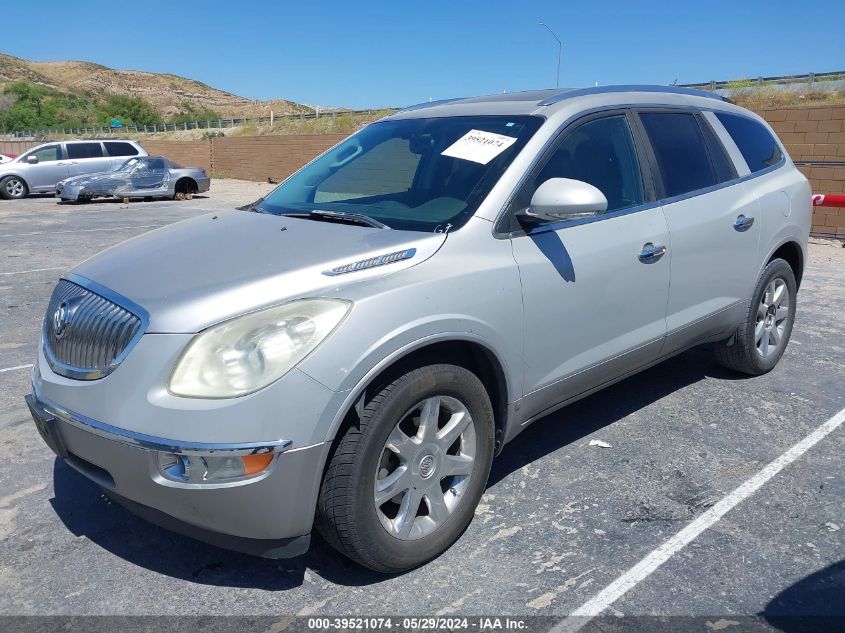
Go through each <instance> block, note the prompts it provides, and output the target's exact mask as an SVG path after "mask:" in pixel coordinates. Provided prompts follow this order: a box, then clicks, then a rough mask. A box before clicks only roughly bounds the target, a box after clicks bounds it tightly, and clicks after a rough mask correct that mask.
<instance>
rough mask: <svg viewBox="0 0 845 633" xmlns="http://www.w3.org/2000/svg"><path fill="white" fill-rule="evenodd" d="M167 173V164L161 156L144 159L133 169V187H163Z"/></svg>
mask: <svg viewBox="0 0 845 633" xmlns="http://www.w3.org/2000/svg"><path fill="white" fill-rule="evenodd" d="M166 175H167V166H166V165H165V164H164V160H162V159H161V158H145V159H142V160H141V161H140V162H139V163H138V165H137V166H136V167H135V169H134V170H133V171H132V189H133V190H134V191H143V190H146V189H161V188H162V186H163V185H164V178H165V176H166Z"/></svg>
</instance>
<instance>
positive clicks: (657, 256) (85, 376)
mask: <svg viewBox="0 0 845 633" xmlns="http://www.w3.org/2000/svg"><path fill="white" fill-rule="evenodd" d="M251 210H252V211H254V212H242V211H240V212H239V211H232V212H226V213H220V212H217V213H215V214H213V215H205V216H201V217H197V218H195V219H191V220H187V221H185V222H181V223H178V224H174V225H171V226H168V227H166V228H162V229H158V230H156V231H153V232H151V233H148V234H146V235H143V236H141V237H137V238H135V239H133V240H130V241H129V242H126V243H124V244H123V245H121V246H118V247H115V248H111V249H109V250H108V251H106V252H104V253H102V254H100V255H98V256H95V257H93V258H91V259H89V260H87V261H85V262H83V263H82V264H79V265H78V266H77V267H76V268H75V269H74V270H73V271H72V272H71V273H69V274H67V275H65V277H64V278H63V279H62V280H61V281H60V282H59V284H58V285H57V286H56V289H55V291H54V293H53V296H52V299H51V300H50V303H49V306H48V308H47V313H46V316H45V319H44V327H43V333H42V341H41V346H40V351H39V353H38V357H37V359H36V364H35V367H34V370H33V374H32V379H33V391H32V394H31V395H30V396H28V398H27V400H28V403H29V406H30V408H31V410H32V413H33V417H34V419H35V422H36V424H37V425H38V428H39V430H40V431H41V433H42V436H43V438H44V440H45V441H46V442H47V444H48V445H49V446H50V447H51V448H52V449H53V450H54V451H55V452H56V453H57V454H58V455H60V456H62V457H63V458H64V459H65V460H66V461H67V462H68V464H70V465H71V466H73V467H74V468H76V469H77V470H78V471H79V472H81V473H82V474H83V475H85V476H86V477H88V478H90V479H91V480H93V481H95V482H97V483H98V484H99V485H100V486H102V488H103V489H104V490H105V491H106V492H107V493H108V494H109V495H111V496H113V497H114V498H115V499H117V500H118V501H119V502H121V503H123V504H125V505H126V506H128V507H129V508H131V509H132V510H133V511H134V512H137V513H138V514H140V515H141V516H144V517H146V518H148V519H149V520H151V521H152V522H155V523H159V524H161V525H165V526H167V527H169V528H170V529H173V530H176V531H180V532H182V533H186V534H191V535H193V536H196V537H197V538H201V539H204V540H207V541H209V542H212V543H215V544H218V545H223V546H226V547H231V548H234V549H239V550H242V551H247V552H251V553H253V554H259V555H262V556H269V557H284V556H292V555H296V554H301V553H303V552H304V551H305V550H306V549H307V548H308V543H309V537H310V533H311V531H312V524H315V525H316V528H317V529H318V530H319V531H320V533H321V534H322V535H323V536H324V537H325V538H326V539H327V540H328V542H329V543H331V544H332V545H333V546H334V547H336V548H337V549H338V550H340V551H341V552H343V553H344V554H346V555H348V556H349V557H350V558H352V559H353V560H355V561H358V562H359V563H360V564H362V565H365V566H367V567H370V568H372V569H375V570H379V571H382V572H396V571H402V570H407V569H410V568H412V567H414V566H417V565H420V564H423V563H425V562H426V561H429V560H431V559H432V558H434V557H436V556H438V555H439V554H440V553H441V552H443V551H444V550H445V549H446V548H448V547H449V546H450V545H451V544H452V543H453V542H454V541H455V540H456V539H457V538H458V537H459V536H460V534H461V533H462V532H463V530H464V529H465V528H466V527H467V525H468V524H469V522H470V520H471V518H472V516H473V513H474V510H475V507H476V504H477V503H478V501H479V499H480V497H481V495H482V493H483V491H484V488H485V485H486V482H487V477H488V473H489V472H490V467H491V463H492V461H493V458H494V456H495V455H497V454H499V452H500V451H501V450H502V447H503V446H504V445H505V444H506V443H507V442H509V441H510V440H512V439H513V438H514V437H515V436H516V435H517V434H518V433H520V432H521V431H522V430H523V429H525V428H526V427H527V426H528V425H529V424H531V423H532V422H534V421H535V420H538V419H539V418H541V417H543V416H545V415H546V414H547V413H549V412H551V411H554V410H556V409H558V408H560V407H562V406H564V405H566V404H568V403H571V402H573V401H575V400H578V399H579V398H583V397H584V396H586V395H588V394H590V393H592V392H595V391H596V390H598V389H601V388H603V387H605V386H607V385H609V384H611V383H614V382H616V381H618V380H621V379H622V378H624V377H626V376H629V375H631V374H632V373H634V372H636V371H639V370H641V369H644V368H646V367H648V366H650V365H653V364H655V363H657V362H659V361H661V360H663V359H665V358H668V357H670V356H673V355H675V354H678V353H680V352H682V351H684V350H686V349H688V348H690V347H692V346H695V345H699V344H702V343H712V344H713V345H714V347H715V350H716V353H717V356H718V358H719V359H721V361H722V362H723V363H724V364H725V365H727V366H728V367H730V368H732V369H734V370H737V371H739V372H743V373H745V374H749V375H758V374H763V373H765V372H768V371H769V370H771V369H772V368H773V367H774V366H775V364H776V363H777V362H778V361H779V360H780V358H781V355H782V354H783V352H784V349H785V348H786V345H787V342H788V341H789V338H790V333H791V331H792V327H793V322H794V318H795V309H796V300H797V292H798V287H799V284H800V282H801V275H802V272H803V269H804V262H805V261H806V254H807V250H806V249H807V246H806V245H807V238H808V233H809V227H810V214H811V205H810V188H809V185H808V182H807V180H806V179H805V178H804V176H802V175H801V173H800V172H799V171H798V170H797V169H796V168H795V166H794V165H793V163H792V162H791V160H790V159H789V157H788V156H787V153H786V151H785V149H784V148H783V146H782V145H781V143H780V142H779V141H778V140H777V138H776V137H775V135H774V134H773V133H772V131H771V129H770V128H769V127H768V125H767V124H766V123H765V122H764V121H763V120H762V119H761V118H760V117H758V116H756V115H755V114H752V113H751V112H749V111H747V110H744V109H743V108H740V107H737V106H735V105H732V104H731V103H728V102H726V101H723V100H722V99H721V98H719V97H718V96H716V95H713V94H710V93H703V92H698V91H692V90H687V89H681V88H674V87H602V88H591V89H584V90H551V91H537V92H524V93H517V94H505V95H495V96H490V97H480V98H473V99H455V100H451V101H445V102H440V103H429V104H423V105H421V106H418V107H412V108H408V109H406V110H403V111H401V112H399V113H397V114H394V115H392V116H390V117H387V118H386V119H383V120H382V121H380V122H377V123H375V124H373V125H370V126H368V127H366V128H365V129H363V130H361V131H359V132H357V133H356V134H354V135H353V136H351V137H349V138H348V139H346V140H344V141H343V142H341V143H340V144H338V145H337V146H335V147H334V148H332V149H330V150H328V151H327V152H326V153H324V154H323V155H322V156H320V157H318V158H317V159H315V160H314V161H312V162H311V163H310V164H308V165H307V166H305V167H304V168H303V169H301V170H300V171H299V172H297V173H296V174H294V175H293V176H291V177H290V178H289V179H287V180H286V181H285V182H284V183H282V184H281V185H279V186H278V187H277V188H276V189H275V190H274V191H273V192H271V193H270V194H268V195H267V196H266V197H265V198H263V199H262V200H261V201H259V202H258V203H257V204H255V205H253V206H252V208H251ZM670 280H671V284H670ZM570 423H571V424H577V423H578V421H577V420H572V421H571V422H570Z"/></svg>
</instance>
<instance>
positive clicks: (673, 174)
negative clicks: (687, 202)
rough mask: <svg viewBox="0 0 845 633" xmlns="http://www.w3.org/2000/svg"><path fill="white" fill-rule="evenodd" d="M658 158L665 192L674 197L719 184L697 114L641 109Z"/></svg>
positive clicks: (641, 118)
mask: <svg viewBox="0 0 845 633" xmlns="http://www.w3.org/2000/svg"><path fill="white" fill-rule="evenodd" d="M640 120H641V121H642V122H643V127H644V128H645V131H646V134H647V135H648V138H649V140H650V141H651V146H652V148H653V149H654V154H655V157H656V158H657V166H658V168H659V170H660V175H661V176H662V180H663V189H664V192H663V194H664V196H666V197H667V198H671V197H672V196H679V195H681V194H684V193H688V192H690V191H695V190H696V189H703V188H705V187H711V186H713V185H715V184H717V181H716V174H715V173H714V171H713V165H712V164H711V162H710V156H709V153H708V151H707V146H706V145H705V141H704V136H703V134H702V132H701V128H700V127H699V125H698V121H697V120H696V116H695V115H694V114H691V113H685V112H641V113H640Z"/></svg>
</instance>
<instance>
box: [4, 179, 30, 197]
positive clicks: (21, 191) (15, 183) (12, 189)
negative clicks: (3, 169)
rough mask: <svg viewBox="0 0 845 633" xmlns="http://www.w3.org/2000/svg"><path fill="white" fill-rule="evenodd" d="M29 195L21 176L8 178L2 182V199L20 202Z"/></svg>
mask: <svg viewBox="0 0 845 633" xmlns="http://www.w3.org/2000/svg"><path fill="white" fill-rule="evenodd" d="M28 193H29V187H28V186H27V184H26V181H25V180H24V179H23V178H20V177H19V176H6V177H5V178H3V179H2V180H0V198H3V199H5V200H20V199H21V198H25V197H26V195H27V194H28Z"/></svg>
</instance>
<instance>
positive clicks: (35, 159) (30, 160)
mask: <svg viewBox="0 0 845 633" xmlns="http://www.w3.org/2000/svg"><path fill="white" fill-rule="evenodd" d="M26 162H28V163H29V164H30V165H34V164H35V163H37V162H38V156H36V155H35V154H33V155H31V156H27V157H26Z"/></svg>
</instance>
